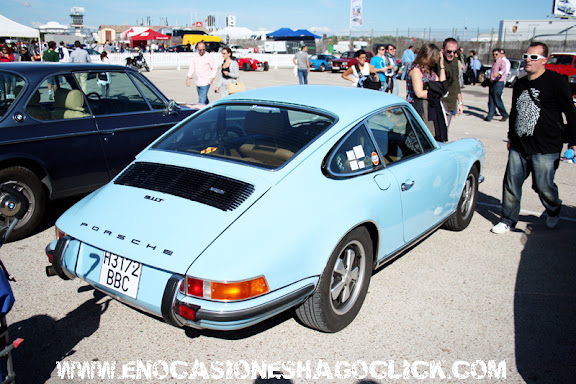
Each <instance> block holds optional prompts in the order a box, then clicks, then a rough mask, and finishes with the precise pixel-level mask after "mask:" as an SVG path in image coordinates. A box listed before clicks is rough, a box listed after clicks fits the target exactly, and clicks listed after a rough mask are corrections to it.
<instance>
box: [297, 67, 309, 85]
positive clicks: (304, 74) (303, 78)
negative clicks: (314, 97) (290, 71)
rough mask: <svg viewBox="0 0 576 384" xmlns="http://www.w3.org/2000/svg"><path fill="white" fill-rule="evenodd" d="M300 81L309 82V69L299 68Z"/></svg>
mask: <svg viewBox="0 0 576 384" xmlns="http://www.w3.org/2000/svg"><path fill="white" fill-rule="evenodd" d="M298 81H299V82H300V85H302V84H308V69H300V68H298Z"/></svg>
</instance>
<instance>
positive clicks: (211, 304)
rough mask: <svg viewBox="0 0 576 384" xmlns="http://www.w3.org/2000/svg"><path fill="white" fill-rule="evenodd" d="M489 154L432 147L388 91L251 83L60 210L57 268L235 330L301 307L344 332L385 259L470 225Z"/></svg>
mask: <svg viewBox="0 0 576 384" xmlns="http://www.w3.org/2000/svg"><path fill="white" fill-rule="evenodd" d="M483 161H484V147H483V145H482V144H481V143H480V142H479V141H478V140H475V139H463V140H458V141H455V142H451V143H447V144H438V143H436V142H435V141H434V139H433V137H432V136H431V135H430V133H429V132H428V130H427V129H426V128H425V125H424V123H423V122H422V120H421V119H420V118H419V117H418V115H417V114H416V113H415V111H414V110H413V109H412V107H411V106H410V105H409V104H407V103H406V102H405V101H404V100H402V99H400V98H398V97H395V96H392V95H389V94H385V93H383V92H374V91H372V90H364V89H358V88H345V87H331V86H306V87H302V86H283V87H272V88H262V89H257V90H251V91H246V92H241V93H238V94H235V95H231V96H229V97H226V98H223V99H220V100H218V101H217V102H215V103H213V104H210V105H209V106H208V107H206V108H205V109H203V110H201V111H199V112H198V113H196V114H195V115H193V116H191V117H190V118H188V119H186V120H184V121H183V122H181V123H179V124H178V125H177V126H175V127H174V128H173V129H171V130H170V131H168V132H167V133H166V134H164V135H163V136H161V137H160V138H159V139H157V140H156V141H155V142H154V143H152V144H151V145H150V146H149V147H148V148H147V149H145V150H144V151H143V152H141V153H140V154H139V155H138V156H137V157H136V159H135V161H134V162H133V163H132V164H130V165H129V166H128V167H127V168H126V169H124V170H123V171H122V172H121V173H120V174H119V175H118V176H117V177H116V178H114V179H113V181H111V182H110V183H109V184H107V185H105V186H104V187H102V188H100V189H99V190H97V191H96V192H94V193H92V194H91V195H89V196H87V197H86V198H84V199H83V200H81V201H80V202H79V203H77V204H76V205H74V206H73V207H72V208H70V209H69V210H68V211H67V212H66V213H65V214H64V215H62V217H60V218H59V220H58V221H57V223H56V226H57V234H58V239H57V240H55V241H54V242H52V243H51V244H49V245H48V247H47V254H48V257H49V259H50V262H51V265H50V266H49V267H48V268H47V272H48V273H49V274H57V275H59V276H60V277H62V278H63V279H72V278H76V277H78V278H80V279H82V280H84V281H86V282H87V283H88V284H90V285H92V286H94V287H95V288H97V289H98V290H101V291H103V292H104V293H106V294H108V295H110V296H112V297H114V298H116V299H118V300H120V301H122V302H124V303H126V304H128V305H130V306H133V307H136V308H139V309H141V310H143V311H146V312H149V313H152V314H154V315H157V316H162V317H163V318H164V320H165V321H166V322H167V323H169V324H172V325H175V326H179V327H183V326H188V327H194V328H199V329H203V328H206V329H217V330H235V329H240V328H244V327H248V326H250V325H253V324H255V323H258V322H260V321H262V320H264V319H267V318H269V317H271V316H274V315H276V314H278V313H280V312H282V311H285V310H287V309H289V308H292V307H295V308H296V315H297V317H298V318H299V320H300V321H301V322H302V323H304V324H305V325H307V326H309V327H312V328H315V329H317V330H320V331H323V332H337V331H339V330H341V329H343V328H344V327H346V326H348V325H349V324H350V323H351V322H352V321H353V320H354V318H355V317H356V315H357V314H358V312H359V310H360V307H361V306H362V303H363V302H364V298H365V296H366V293H367V291H368V285H369V283H370V277H371V275H372V273H373V271H374V269H375V268H377V267H379V266H380V265H382V264H384V263H386V262H388V261H390V260H392V259H393V258H394V257H395V256H396V255H398V254H400V253H402V252H403V251H404V250H406V249H407V248H408V247H410V246H411V245H412V244H414V243H415V242H417V241H418V240H419V239H421V238H423V237H424V236H426V235H427V234H429V233H430V232H431V231H434V230H436V229H437V228H439V227H440V226H444V227H445V228H447V229H450V230H456V231H458V230H463V229H464V228H466V227H467V226H468V224H469V223H470V220H471V219H472V215H473V214H474V210H475V206H476V200H477V196H478V184H479V182H480V181H481V180H482V177H481V171H482V165H483Z"/></svg>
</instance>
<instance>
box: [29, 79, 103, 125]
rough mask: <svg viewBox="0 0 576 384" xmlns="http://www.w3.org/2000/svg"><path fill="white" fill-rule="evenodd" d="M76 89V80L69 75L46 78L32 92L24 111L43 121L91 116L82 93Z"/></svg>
mask: <svg viewBox="0 0 576 384" xmlns="http://www.w3.org/2000/svg"><path fill="white" fill-rule="evenodd" d="M77 88H78V85H77V84H76V80H75V79H74V77H72V76H71V75H69V74H68V75H56V76H50V77H47V78H46V79H44V81H43V82H42V83H41V84H40V86H39V87H38V88H37V89H36V90H35V91H34V93H33V94H32V96H31V97H30V99H29V100H28V103H27V104H26V109H25V110H26V112H27V113H28V114H29V115H30V116H32V117H34V118H35V119H38V120H44V121H48V120H62V119H80V118H83V117H89V116H92V115H91V113H90V111H89V109H88V106H87V105H86V100H85V98H84V93H83V92H82V91H81V90H79V89H77Z"/></svg>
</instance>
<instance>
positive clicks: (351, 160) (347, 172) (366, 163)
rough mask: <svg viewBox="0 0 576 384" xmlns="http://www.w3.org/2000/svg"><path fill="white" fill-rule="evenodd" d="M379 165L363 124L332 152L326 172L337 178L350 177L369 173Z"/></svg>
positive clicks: (378, 158) (378, 159)
mask: <svg viewBox="0 0 576 384" xmlns="http://www.w3.org/2000/svg"><path fill="white" fill-rule="evenodd" d="M378 164H380V157H379V156H378V153H377V152H376V147H375V146H374V142H373V141H372V139H371V138H370V135H369V134H368V131H366V127H365V126H364V124H361V125H359V126H358V127H356V128H354V129H353V130H352V131H351V132H350V133H348V135H347V136H346V137H345V138H344V140H343V141H342V142H341V143H340V144H339V145H338V146H337V147H336V149H335V150H334V151H333V152H332V155H331V156H330V158H329V160H328V170H329V171H330V173H332V174H334V175H338V176H352V175H356V174H361V173H365V172H368V171H371V170H372V169H373V168H374V167H375V166H377V165H378Z"/></svg>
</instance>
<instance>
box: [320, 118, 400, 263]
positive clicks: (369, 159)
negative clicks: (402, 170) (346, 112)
mask: <svg viewBox="0 0 576 384" xmlns="http://www.w3.org/2000/svg"><path fill="white" fill-rule="evenodd" d="M328 172H329V173H330V174H332V175H334V177H336V178H344V180H343V181H341V183H342V185H341V186H340V187H339V188H340V189H341V192H342V196H345V197H346V199H354V200H358V201H361V202H363V203H362V204H343V206H342V207H340V208H339V214H341V215H345V216H346V217H348V218H356V216H357V220H358V221H359V222H360V221H362V220H365V219H366V218H370V220H371V221H374V223H375V224H376V225H377V227H378V228H379V231H380V234H381V236H382V241H380V242H379V249H378V256H379V260H383V259H385V258H386V257H387V256H389V255H391V254H393V253H394V251H396V250H397V249H399V248H402V246H403V245H404V240H403V235H402V231H403V227H402V203H401V201H400V194H399V193H398V184H397V183H396V179H395V177H394V175H393V174H392V173H391V172H390V171H389V170H388V169H386V168H384V167H383V166H382V158H381V156H380V155H379V154H378V152H377V150H376V147H375V145H374V142H373V141H372V138H371V136H370V133H369V131H368V129H367V128H366V125H365V124H364V123H362V124H360V125H358V126H357V127H355V128H354V129H353V130H352V131H350V132H349V133H348V134H347V135H346V136H345V137H344V139H343V140H342V142H341V143H340V144H339V145H338V147H336V149H335V150H334V152H333V153H332V155H331V156H330V159H329V161H328ZM348 207H354V209H353V210H352V211H348Z"/></svg>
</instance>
